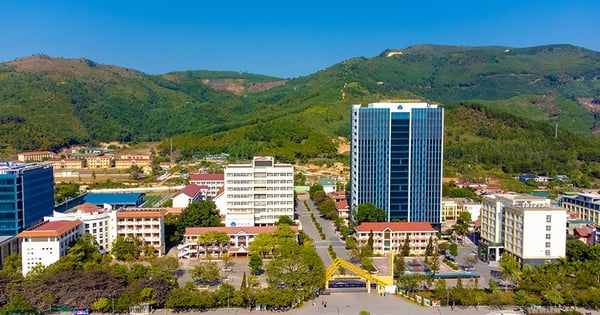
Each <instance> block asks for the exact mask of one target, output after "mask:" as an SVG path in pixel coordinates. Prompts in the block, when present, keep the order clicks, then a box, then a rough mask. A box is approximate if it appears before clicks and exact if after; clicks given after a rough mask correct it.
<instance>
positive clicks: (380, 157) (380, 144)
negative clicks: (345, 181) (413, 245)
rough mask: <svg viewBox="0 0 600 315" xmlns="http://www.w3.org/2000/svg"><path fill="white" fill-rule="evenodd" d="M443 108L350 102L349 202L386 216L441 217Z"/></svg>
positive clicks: (426, 219) (438, 219)
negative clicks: (375, 208) (371, 206)
mask: <svg viewBox="0 0 600 315" xmlns="http://www.w3.org/2000/svg"><path fill="white" fill-rule="evenodd" d="M443 113H444V112H443V109H442V108H438V107H437V106H436V105H429V104H426V103H407V104H401V103H374V104H369V107H360V106H359V105H355V106H353V107H352V115H351V119H352V134H351V204H352V207H353V209H354V208H355V207H356V206H357V205H359V204H362V203H367V202H370V203H373V204H375V205H377V206H378V207H379V208H382V209H384V210H385V211H386V214H387V220H388V221H391V220H404V221H413V222H419V221H422V222H430V223H432V224H434V225H435V224H440V223H441V196H442V192H441V189H442V160H443V158H442V157H443V153H442V150H443V143H442V141H443V129H444V128H443V121H444V119H443Z"/></svg>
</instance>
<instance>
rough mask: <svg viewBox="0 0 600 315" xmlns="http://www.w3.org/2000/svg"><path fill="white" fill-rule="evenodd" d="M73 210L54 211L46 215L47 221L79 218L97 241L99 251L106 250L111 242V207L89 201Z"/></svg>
mask: <svg viewBox="0 0 600 315" xmlns="http://www.w3.org/2000/svg"><path fill="white" fill-rule="evenodd" d="M75 209H76V210H75V211H74V212H73V211H71V212H68V213H63V212H56V211H55V212H54V215H53V216H52V217H46V220H48V221H55V220H80V221H82V222H83V226H84V229H85V232H87V233H89V234H91V235H92V236H93V237H94V238H95V239H96V241H97V242H98V247H99V250H100V251H101V252H105V251H108V249H109V248H110V245H111V243H112V241H113V240H112V239H110V236H109V228H110V227H109V226H110V215H109V211H111V210H112V208H111V207H108V208H104V207H99V206H97V205H94V204H91V203H84V204H81V205H78V206H77V207H75Z"/></svg>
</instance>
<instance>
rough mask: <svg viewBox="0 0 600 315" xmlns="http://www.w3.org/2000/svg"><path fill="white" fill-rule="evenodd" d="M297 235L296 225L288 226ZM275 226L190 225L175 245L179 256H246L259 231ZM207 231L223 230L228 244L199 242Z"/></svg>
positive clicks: (271, 229)
mask: <svg viewBox="0 0 600 315" xmlns="http://www.w3.org/2000/svg"><path fill="white" fill-rule="evenodd" d="M290 228H291V229H292V231H294V232H295V233H296V237H297V236H298V227H297V226H290ZM276 229H277V227H276V226H244V227H241V226H238V227H190V228H186V229H185V234H184V236H183V244H181V245H179V246H177V249H179V255H178V256H179V258H187V259H194V258H199V257H208V256H219V255H223V254H225V253H228V254H230V255H232V256H246V255H248V252H249V247H250V243H252V241H253V240H254V238H255V237H256V236H257V235H258V234H261V233H269V234H270V233H273V232H275V230H276ZM208 232H223V233H226V234H227V235H228V236H229V244H226V245H225V246H217V245H216V244H199V243H198V239H199V238H200V235H202V234H205V233H208Z"/></svg>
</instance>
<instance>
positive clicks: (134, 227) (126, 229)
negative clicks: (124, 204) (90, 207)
mask: <svg viewBox="0 0 600 315" xmlns="http://www.w3.org/2000/svg"><path fill="white" fill-rule="evenodd" d="M166 213H167V212H166V210H165V209H162V208H121V209H118V210H117V211H110V212H109V215H110V222H109V238H110V240H111V244H112V241H114V240H115V239H117V237H122V238H137V239H141V240H143V241H144V242H145V243H146V245H147V246H151V247H153V248H154V254H155V255H157V256H162V255H164V254H165V214H166ZM109 249H110V247H109Z"/></svg>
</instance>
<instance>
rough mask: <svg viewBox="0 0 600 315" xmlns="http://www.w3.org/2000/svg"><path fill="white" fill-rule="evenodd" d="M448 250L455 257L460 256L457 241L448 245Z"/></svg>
mask: <svg viewBox="0 0 600 315" xmlns="http://www.w3.org/2000/svg"><path fill="white" fill-rule="evenodd" d="M448 252H449V253H450V255H452V256H454V257H456V256H458V245H457V244H456V243H452V244H450V246H449V247H448Z"/></svg>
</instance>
